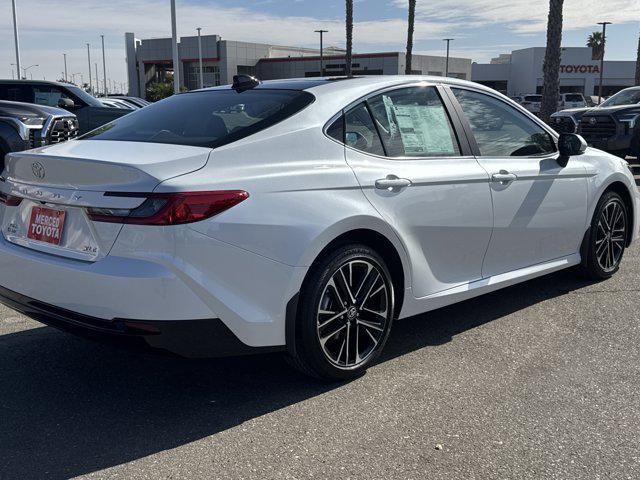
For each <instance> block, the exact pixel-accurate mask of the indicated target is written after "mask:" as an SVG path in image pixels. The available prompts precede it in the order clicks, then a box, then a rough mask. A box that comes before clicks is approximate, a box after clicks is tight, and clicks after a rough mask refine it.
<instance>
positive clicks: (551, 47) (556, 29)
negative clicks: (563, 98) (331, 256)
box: [540, 0, 564, 122]
mask: <svg viewBox="0 0 640 480" xmlns="http://www.w3.org/2000/svg"><path fill="white" fill-rule="evenodd" d="M563 3H564V0H549V20H548V22H547V48H546V51H545V54H544V64H543V67H542V76H543V87H542V88H543V92H542V105H541V106H540V118H542V120H544V121H545V122H548V121H549V118H550V117H551V114H552V113H553V112H555V111H556V110H557V109H558V95H559V94H560V55H561V49H560V45H561V43H562V6H563Z"/></svg>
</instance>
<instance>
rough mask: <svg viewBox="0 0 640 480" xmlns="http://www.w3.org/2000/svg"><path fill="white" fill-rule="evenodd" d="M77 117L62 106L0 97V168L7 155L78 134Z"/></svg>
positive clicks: (2, 166)
mask: <svg viewBox="0 0 640 480" xmlns="http://www.w3.org/2000/svg"><path fill="white" fill-rule="evenodd" d="M78 130H79V126H78V120H77V119H76V116H75V115H74V114H72V113H69V112H67V111H66V110H63V109H61V108H55V107H47V106H44V105H33V104H30V103H20V102H7V101H3V100H0V171H2V170H3V169H4V156H5V155H6V154H7V153H9V152H20V151H22V150H27V149H29V148H36V147H41V146H43V145H49V144H52V143H60V142H63V141H65V140H69V139H72V138H75V137H77V136H78Z"/></svg>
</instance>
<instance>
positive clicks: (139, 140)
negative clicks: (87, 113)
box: [0, 76, 640, 379]
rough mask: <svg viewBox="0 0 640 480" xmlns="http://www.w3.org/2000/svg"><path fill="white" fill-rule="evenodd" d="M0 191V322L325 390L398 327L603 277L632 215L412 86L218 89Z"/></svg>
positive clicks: (632, 209)
mask: <svg viewBox="0 0 640 480" xmlns="http://www.w3.org/2000/svg"><path fill="white" fill-rule="evenodd" d="M240 106H241V107H240ZM218 112H219V113H218ZM0 191H1V192H2V195H3V196H2V198H3V199H4V203H5V208H4V216H3V218H2V225H1V230H2V236H0V269H5V270H4V271H6V270H8V269H11V275H0V285H1V286H0V301H2V302H3V303H6V304H7V305H9V306H11V307H12V308H15V309H17V310H18V311H21V312H23V313H25V314H27V315H30V316H32V317H34V318H36V319H37V320H38V321H41V322H45V323H49V324H51V325H54V326H56V327H59V328H62V329H67V330H70V331H74V332H77V333H84V334H85V335H91V336H93V337H98V338H100V337H110V338H112V339H119V340H121V341H124V342H127V343H129V344H134V343H136V342H138V343H139V344H142V345H146V346H147V347H153V348H156V349H164V350H169V351H173V352H176V353H179V354H182V355H187V356H208V355H211V354H217V355H228V354H231V353H247V352H257V351H274V350H281V351H284V352H286V354H287V355H288V358H289V359H290V360H291V362H292V363H293V364H294V365H295V366H297V367H298V368H300V369H301V370H302V371H304V372H306V373H309V374H311V375H315V376H319V377H323V378H328V379H348V378H353V377H355V376H357V375H359V374H361V373H362V372H363V371H364V370H365V369H366V368H367V367H368V366H370V365H371V364H372V363H373V362H374V361H375V360H376V358H377V357H378V356H379V355H380V353H381V352H382V350H383V347H384V345H385V342H386V340H387V338H388V336H389V332H390V331H391V328H392V324H393V322H394V320H396V319H398V318H404V317H409V316H412V315H416V314H419V313H423V312H426V311H430V310H433V309H436V308H439V307H443V306H445V305H449V304H453V303H456V302H459V301H462V300H465V299H468V298H471V297H474V296H477V295H481V294H483V293H487V292H490V291H493V290H496V289H499V288H502V287H506V286H509V285H512V284H514V283H517V282H521V281H525V280H529V279H531V278H534V277H537V276H540V275H544V274H547V273H551V272H554V271H557V270H560V269H564V268H569V267H572V266H577V265H581V266H582V268H583V270H584V272H586V273H587V274H588V275H590V276H592V277H593V278H599V279H603V278H608V277H610V276H612V275H613V274H615V273H616V271H617V270H618V268H619V265H620V261H621V259H622V256H623V253H624V250H625V248H626V246H627V245H629V244H630V242H631V241H632V240H633V239H635V238H636V237H637V231H638V208H639V206H640V197H639V195H640V193H639V192H638V190H637V188H636V186H635V182H634V179H633V176H632V174H631V172H630V170H629V169H628V166H627V164H626V162H624V161H622V160H620V159H619V158H616V157H614V156H612V155H609V154H607V153H604V152H601V151H598V150H595V149H591V148H587V145H586V143H585V142H584V140H582V139H581V138H580V137H579V136H578V135H574V134H568V135H567V134H565V135H557V134H556V133H555V132H554V131H553V130H552V129H551V128H549V127H548V126H547V125H546V124H544V123H543V122H542V121H540V120H539V119H538V118H536V117H535V116H534V115H532V114H531V113H529V112H527V111H526V110H525V109H523V108H522V107H520V106H518V105H517V104H515V103H514V102H512V101H510V100H509V99H508V98H507V97H504V96H503V95H500V94H498V93H496V92H495V91H493V90H491V89H489V88H487V87H484V86H481V85H478V84H474V83H471V82H467V81H463V80H457V79H452V78H443V77H427V76H371V77H370V76H364V77H354V78H337V79H335V78H317V79H309V78H307V79H293V80H279V81H268V82H259V81H258V80H256V79H254V78H252V77H246V76H241V77H237V78H236V79H235V81H234V84H233V86H224V87H216V88H211V89H205V90H199V91H193V92H188V93H184V94H179V95H174V96H171V97H170V98H167V99H165V100H162V101H159V102H157V103H155V104H153V105H150V106H148V107H145V108H143V109H140V110H137V111H135V112H132V113H131V114H129V115H127V116H125V117H122V118H120V119H118V120H115V121H114V122H112V123H111V124H109V126H108V128H107V127H106V126H105V127H103V128H98V129H96V130H94V131H93V132H91V133H89V134H87V135H85V136H83V137H82V138H81V139H78V140H76V141H73V142H68V143H67V144H61V145H55V146H48V147H41V148H39V149H36V150H30V151H28V152H21V153H11V154H9V155H8V156H7V167H6V169H5V173H4V178H3V180H2V181H1V182H0Z"/></svg>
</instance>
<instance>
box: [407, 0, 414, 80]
mask: <svg viewBox="0 0 640 480" xmlns="http://www.w3.org/2000/svg"><path fill="white" fill-rule="evenodd" d="M408 22H409V25H408V27H407V59H406V60H407V61H406V67H405V69H404V73H405V75H411V70H412V65H411V61H412V53H413V29H414V26H415V23H416V0H409V18H408Z"/></svg>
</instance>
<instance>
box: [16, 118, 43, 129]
mask: <svg viewBox="0 0 640 480" xmlns="http://www.w3.org/2000/svg"><path fill="white" fill-rule="evenodd" d="M20 121H21V122H22V123H24V124H25V125H28V126H30V127H41V126H42V124H43V123H44V118H40V117H22V118H21V119H20Z"/></svg>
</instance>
